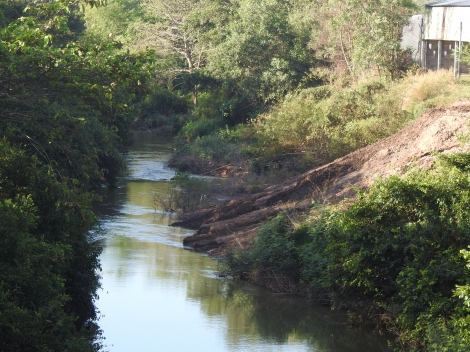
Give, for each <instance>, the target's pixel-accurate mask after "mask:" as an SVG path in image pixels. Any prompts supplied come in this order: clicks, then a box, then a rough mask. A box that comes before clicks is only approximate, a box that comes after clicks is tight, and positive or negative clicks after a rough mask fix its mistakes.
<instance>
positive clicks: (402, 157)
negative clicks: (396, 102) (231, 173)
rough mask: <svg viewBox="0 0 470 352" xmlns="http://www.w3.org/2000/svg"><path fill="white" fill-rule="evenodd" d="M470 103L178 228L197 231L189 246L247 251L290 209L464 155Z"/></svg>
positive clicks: (430, 114)
mask: <svg viewBox="0 0 470 352" xmlns="http://www.w3.org/2000/svg"><path fill="white" fill-rule="evenodd" d="M468 117H470V99H460V100H458V101H456V102H455V103H454V104H452V105H451V106H449V107H445V108H437V109H431V110H428V111H426V112H425V113H424V114H423V115H422V116H421V117H420V118H419V119H418V120H416V121H415V122H414V123H412V124H410V125H409V126H407V127H405V128H404V129H403V130H401V131H400V132H398V133H396V134H394V135H392V136H390V137H388V138H385V139H382V140H380V141H378V142H376V143H374V144H372V145H370V146H368V147H365V148H362V149H359V150H357V151H355V152H353V153H351V154H348V155H346V156H344V157H342V158H339V159H336V160H335V161H333V162H331V163H329V164H326V165H324V166H321V167H318V168H315V169H312V170H310V171H308V172H306V173H304V174H302V175H299V176H296V177H293V178H290V179H288V180H286V181H285V182H283V183H281V184H278V185H275V186H271V187H268V188H267V189H265V190H264V191H262V192H259V193H256V194H253V195H250V196H248V197H246V198H243V199H240V200H232V201H230V202H229V203H227V204H225V205H219V206H216V207H214V208H210V209H206V210H202V211H199V212H196V213H193V214H190V216H189V217H188V218H187V219H186V220H184V221H181V222H178V223H175V224H173V225H174V226H182V227H186V228H192V229H198V232H197V233H196V234H195V235H193V236H190V237H187V238H185V239H184V244H185V245H186V246H190V247H193V248H195V249H198V250H203V251H209V252H213V253H219V252H221V251H222V250H223V248H224V247H225V246H226V245H236V246H240V247H245V246H246V245H247V244H248V242H249V240H250V239H251V238H252V237H253V236H254V235H255V233H256V230H257V229H258V227H259V225H260V223H261V222H263V221H264V220H266V219H268V218H269V217H272V216H274V215H275V214H277V213H278V212H279V211H281V210H282V209H284V208H287V207H297V208H298V209H301V210H304V209H307V208H308V207H309V205H310V204H311V201H312V200H317V201H324V200H327V201H329V202H333V203H334V202H338V201H340V200H342V199H344V198H350V197H353V196H354V190H353V189H355V188H366V187H367V186H369V185H370V184H371V183H372V181H373V180H374V179H375V178H376V177H378V176H382V177H386V176H387V175H390V174H393V173H399V172H403V171H404V170H405V169H406V168H407V167H408V166H409V165H410V164H411V163H416V164H417V165H419V166H420V167H423V168H426V167H430V166H431V164H432V161H433V160H434V157H433V156H432V155H431V154H432V152H454V151H462V150H463V148H462V146H461V144H460V143H459V141H458V140H457V136H458V134H460V133H465V132H467V120H468Z"/></svg>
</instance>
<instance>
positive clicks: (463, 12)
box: [424, 7, 470, 42]
mask: <svg viewBox="0 0 470 352" xmlns="http://www.w3.org/2000/svg"><path fill="white" fill-rule="evenodd" d="M460 22H462V23H463V26H462V41H464V42H470V7H427V8H426V14H425V21H424V23H425V25H424V39H427V40H448V41H459V38H460Z"/></svg>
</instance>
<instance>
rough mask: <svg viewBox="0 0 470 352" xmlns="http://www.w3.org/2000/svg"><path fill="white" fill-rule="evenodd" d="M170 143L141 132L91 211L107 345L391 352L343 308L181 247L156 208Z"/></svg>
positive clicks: (217, 351) (180, 232)
mask: <svg viewBox="0 0 470 352" xmlns="http://www.w3.org/2000/svg"><path fill="white" fill-rule="evenodd" d="M171 151H172V150H171V148H170V141H169V140H165V139H163V138H162V137H159V136H154V135H152V134H137V135H136V144H135V146H134V147H133V148H132V149H131V151H130V152H129V154H128V175H127V176H126V177H124V178H123V179H122V180H121V183H120V187H119V188H118V189H116V190H114V191H109V193H108V194H107V197H106V198H105V199H104V201H103V203H102V204H100V205H99V206H98V207H97V211H99V212H100V213H101V214H102V215H101V216H100V224H101V229H102V231H103V236H104V238H105V240H104V241H105V242H104V250H103V253H102V255H101V257H100V260H101V266H102V273H101V274H102V287H103V289H102V290H101V291H100V292H99V295H100V298H99V300H98V301H97V306H98V309H99V310H100V312H101V315H102V318H101V319H100V326H101V328H102V329H103V330H104V336H105V338H106V340H105V344H106V346H107V347H106V349H107V350H108V351H110V352H129V351H140V352H145V351H162V352H166V351H169V352H171V351H177V352H179V351H193V352H199V351H201V352H212V351H214V352H223V351H257V352H264V351H266V352H268V351H269V352H271V351H295V352H298V351H325V352H326V351H330V352H332V351H348V352H349V351H350V352H359V351H360V352H364V351H370V352H374V351H388V348H387V343H386V341H385V340H384V339H383V338H382V337H380V336H378V335H376V334H374V333H372V332H364V331H359V330H354V329H352V328H349V327H348V326H347V325H346V324H345V317H344V315H342V314H337V313H335V314H333V313H332V312H330V311H329V310H328V309H327V308H324V307H315V306H313V305H310V304H309V303H308V302H307V301H305V300H304V299H300V298H295V297H286V296H279V295H275V294H271V293H269V292H267V291H265V290H263V289H260V288H258V287H253V286H250V285H244V284H234V283H230V282H226V281H223V280H220V279H218V278H217V276H216V271H217V264H216V263H215V262H214V261H213V260H212V259H211V258H210V257H208V256H205V255H201V254H199V253H195V252H192V251H190V250H187V249H184V248H183V246H182V239H183V238H184V237H185V236H188V235H190V234H191V233H192V232H191V231H188V230H184V229H178V228H172V227H169V226H168V224H169V223H171V222H172V221H174V219H172V218H171V214H169V213H165V212H163V211H162V210H161V209H155V208H154V202H153V200H154V195H155V194H162V193H163V192H165V190H166V189H167V187H168V180H169V179H170V178H171V177H172V176H173V175H174V172H173V171H172V170H170V169H168V168H166V167H165V161H166V160H167V158H168V156H169V154H170V153H171Z"/></svg>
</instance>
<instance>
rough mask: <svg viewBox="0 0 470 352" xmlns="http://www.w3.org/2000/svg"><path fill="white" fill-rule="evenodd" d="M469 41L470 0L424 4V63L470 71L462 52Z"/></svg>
mask: <svg viewBox="0 0 470 352" xmlns="http://www.w3.org/2000/svg"><path fill="white" fill-rule="evenodd" d="M468 43H470V0H448V1H438V2H433V3H430V4H426V5H425V14H424V17H423V24H422V44H421V64H422V66H424V67H427V68H430V69H434V70H438V69H442V68H443V69H453V70H454V72H455V74H456V75H459V74H460V73H468V65H466V64H463V63H460V62H459V51H460V49H461V48H462V47H463V46H464V45H467V44H468Z"/></svg>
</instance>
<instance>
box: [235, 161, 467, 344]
mask: <svg viewBox="0 0 470 352" xmlns="http://www.w3.org/2000/svg"><path fill="white" fill-rule="evenodd" d="M467 161H468V155H467V154H460V155H455V156H451V157H447V158H446V159H445V165H443V166H441V167H440V168H439V169H438V171H437V172H436V171H422V170H419V169H416V170H411V171H409V172H408V173H407V174H406V175H405V176H404V177H403V178H400V177H398V176H392V177H390V178H388V179H383V180H378V181H377V182H375V183H374V185H373V186H372V187H371V188H370V190H368V191H367V192H360V193H359V195H358V198H357V199H356V200H355V201H354V202H353V203H352V204H350V205H349V206H345V205H340V206H338V207H332V208H331V209H329V210H318V209H316V210H315V215H312V217H311V218H310V219H309V220H308V221H306V222H305V223H304V224H303V225H301V226H294V225H293V224H292V222H291V221H290V220H289V215H288V214H283V215H280V216H278V217H277V218H275V219H274V220H272V221H271V222H270V223H268V224H267V225H265V226H264V227H263V228H262V229H261V231H260V233H259V234H258V237H257V238H256V240H255V242H254V243H253V248H252V249H251V250H249V251H247V252H236V251H235V252H230V253H229V254H228V255H227V257H226V264H227V265H228V267H229V272H230V273H231V274H232V275H235V276H242V277H250V275H251V276H252V279H254V280H261V282H262V283H263V284H265V285H268V286H271V287H272V288H274V289H277V290H279V291H285V292H291V293H303V294H306V295H309V296H310V297H311V298H312V299H316V300H318V301H319V302H324V303H328V304H332V305H333V306H336V307H343V308H348V309H349V310H350V312H351V313H352V315H353V316H354V317H355V319H356V321H357V322H366V323H367V322H369V323H371V322H372V321H375V322H376V324H378V325H382V326H384V327H385V328H387V329H389V330H390V331H392V332H394V333H396V334H397V335H398V340H399V341H400V342H401V344H402V346H407V347H408V348H411V349H420V348H423V347H425V348H426V349H427V350H441V351H442V350H446V348H450V349H449V350H452V351H465V350H468V348H469V340H468V332H467V331H466V329H467V328H468V317H469V315H468V307H467V304H466V303H465V305H463V303H464V302H467V301H468V286H465V285H467V284H468V279H469V277H468V268H467V267H466V261H465V260H464V257H463V256H462V254H461V251H462V250H464V249H466V248H467V246H468V245H469V244H470V236H469V234H470V231H469V229H470V216H469V214H470V213H469V207H470V184H469V178H468V176H469V175H468V167H467V165H468V163H467ZM344 208H346V209H344ZM466 253H467V252H464V254H465V255H466V257H465V258H466V259H468V254H466ZM253 275H254V277H253ZM456 285H463V286H460V288H459V289H458V290H457V291H456ZM456 296H460V297H461V298H463V300H462V299H458V298H457V297H456ZM438 336H440V337H439V338H438Z"/></svg>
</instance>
